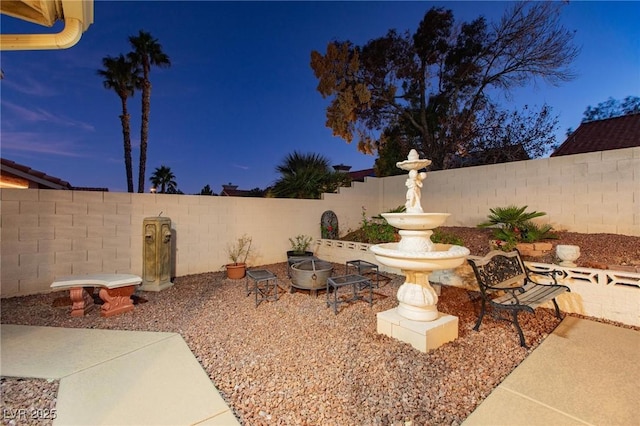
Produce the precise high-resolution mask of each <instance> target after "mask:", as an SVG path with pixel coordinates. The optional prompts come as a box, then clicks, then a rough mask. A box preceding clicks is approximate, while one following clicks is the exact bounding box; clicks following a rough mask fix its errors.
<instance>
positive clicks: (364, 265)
mask: <svg viewBox="0 0 640 426" xmlns="http://www.w3.org/2000/svg"><path fill="white" fill-rule="evenodd" d="M351 267H353V268H356V269H357V270H358V275H364V274H366V273H373V274H376V288H379V287H380V270H379V268H378V265H376V264H375V263H371V262H367V261H366V260H348V261H347V263H346V265H345V268H344V273H345V274H346V275H349V269H350V268H351Z"/></svg>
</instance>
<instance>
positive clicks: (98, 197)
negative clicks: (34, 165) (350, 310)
mask: <svg viewBox="0 0 640 426" xmlns="http://www.w3.org/2000/svg"><path fill="white" fill-rule="evenodd" d="M0 200H1V204H0V209H1V210H0V211H1V216H0V218H1V258H2V261H1V265H0V272H1V281H0V283H1V285H0V289H1V296H2V297H7V296H15V295H25V294H33V293H39V292H47V291H49V285H50V284H51V282H53V281H54V280H55V279H56V278H58V277H61V276H65V275H72V274H83V273H97V272H106V273H134V274H138V275H141V274H142V250H143V246H142V245H143V236H142V224H143V220H144V218H145V217H151V216H158V215H162V216H164V217H169V218H171V222H172V229H173V231H174V232H173V235H174V238H175V242H174V244H175V253H174V260H173V264H174V266H173V272H174V274H173V275H174V276H181V275H187V274H195V273H201V272H207V271H216V270H219V269H221V268H222V267H223V265H225V264H226V263H228V262H229V259H228V256H227V246H228V244H229V243H232V242H234V241H236V239H237V238H239V237H240V236H242V235H243V234H245V233H246V234H247V235H249V236H251V237H252V238H253V243H252V249H253V255H252V256H251V257H250V258H249V259H248V261H249V264H250V265H262V264H268V263H275V262H282V261H285V260H286V251H287V250H289V249H290V244H289V237H293V236H295V235H298V234H307V235H310V236H312V237H313V238H314V239H317V238H320V217H321V215H322V213H323V212H324V211H325V210H333V211H334V212H335V213H336V214H337V215H338V218H339V220H340V229H341V230H342V232H343V233H346V231H347V230H348V229H356V228H358V227H359V223H360V221H361V211H362V207H364V208H365V209H366V210H367V211H369V212H371V211H373V212H375V213H374V214H377V213H378V211H377V208H378V205H377V204H378V185H376V184H363V183H356V184H355V185H354V186H353V187H352V188H344V189H342V190H341V194H328V195H327V196H326V197H325V199H323V200H295V199H274V198H241V197H210V196H195V195H168V194H129V193H111V192H84V191H59V190H38V189H28V190H20V189H2V190H1V191H0ZM347 200H348V201H347Z"/></svg>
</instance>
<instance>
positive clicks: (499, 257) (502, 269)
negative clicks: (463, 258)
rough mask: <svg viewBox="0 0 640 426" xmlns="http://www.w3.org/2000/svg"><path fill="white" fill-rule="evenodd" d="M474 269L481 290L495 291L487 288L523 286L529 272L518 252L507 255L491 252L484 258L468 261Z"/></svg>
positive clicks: (497, 251) (472, 258)
mask: <svg viewBox="0 0 640 426" xmlns="http://www.w3.org/2000/svg"><path fill="white" fill-rule="evenodd" d="M467 260H468V261H469V263H470V264H471V267H472V268H473V272H474V273H475V275H476V279H477V280H478V285H479V286H480V290H481V291H482V292H483V293H485V292H491V291H495V289H488V288H487V287H494V288H495V287H497V288H499V289H500V288H510V287H517V286H521V285H523V283H524V281H525V279H526V278H527V272H526V269H525V266H524V263H523V262H522V259H521V258H520V253H518V251H512V252H508V253H505V252H503V251H500V250H493V251H490V252H489V253H488V254H487V255H486V256H484V257H482V258H477V257H470V258H468V259H467Z"/></svg>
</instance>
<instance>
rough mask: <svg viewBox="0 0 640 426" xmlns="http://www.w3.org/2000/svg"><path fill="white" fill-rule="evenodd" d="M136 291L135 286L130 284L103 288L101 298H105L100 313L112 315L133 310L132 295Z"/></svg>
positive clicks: (105, 315)
mask: <svg viewBox="0 0 640 426" xmlns="http://www.w3.org/2000/svg"><path fill="white" fill-rule="evenodd" d="M134 291H135V286H132V285H129V286H126V287H119V288H111V289H109V288H101V289H100V298H101V299H102V300H104V304H103V305H102V311H101V312H100V315H101V316H103V317H111V316H114V315H118V314H122V313H124V312H129V311H133V302H132V301H131V295H132V294H133V292H134Z"/></svg>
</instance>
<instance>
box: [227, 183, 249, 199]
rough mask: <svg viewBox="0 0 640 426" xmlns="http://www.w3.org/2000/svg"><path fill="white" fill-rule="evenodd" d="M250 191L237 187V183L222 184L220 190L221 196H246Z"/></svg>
mask: <svg viewBox="0 0 640 426" xmlns="http://www.w3.org/2000/svg"><path fill="white" fill-rule="evenodd" d="M251 193H252V192H251V191H250V190H245V189H238V185H231V184H228V185H222V191H221V192H220V195H221V196H227V197H247V196H249V195H250V194H251Z"/></svg>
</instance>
